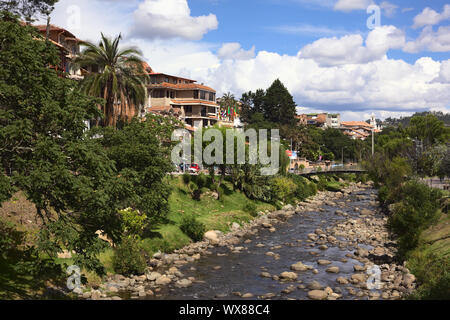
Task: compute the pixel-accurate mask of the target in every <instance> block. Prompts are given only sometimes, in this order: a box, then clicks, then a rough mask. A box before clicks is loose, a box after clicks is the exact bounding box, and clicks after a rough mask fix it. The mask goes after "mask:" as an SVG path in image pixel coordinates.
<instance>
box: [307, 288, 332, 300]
mask: <svg viewBox="0 0 450 320" xmlns="http://www.w3.org/2000/svg"><path fill="white" fill-rule="evenodd" d="M327 297H328V294H327V293H326V292H325V291H323V290H311V291H309V292H308V298H310V299H312V300H325V299H326V298H327Z"/></svg>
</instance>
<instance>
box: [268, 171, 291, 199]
mask: <svg viewBox="0 0 450 320" xmlns="http://www.w3.org/2000/svg"><path fill="white" fill-rule="evenodd" d="M271 189H272V198H273V200H280V201H283V202H285V203H286V202H291V201H292V200H293V198H294V194H295V191H296V189H297V185H296V184H295V183H294V181H292V180H291V179H290V178H287V177H275V178H273V179H272V181H271Z"/></svg>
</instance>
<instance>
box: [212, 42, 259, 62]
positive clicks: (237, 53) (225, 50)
mask: <svg viewBox="0 0 450 320" xmlns="http://www.w3.org/2000/svg"><path fill="white" fill-rule="evenodd" d="M217 55H218V56H219V58H220V59H236V60H247V59H251V58H253V57H255V46H253V47H252V48H251V49H250V50H244V49H242V48H241V44H240V43H237V42H228V43H224V44H223V45H222V47H221V48H220V49H219V51H218V52H217Z"/></svg>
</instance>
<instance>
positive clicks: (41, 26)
mask: <svg viewBox="0 0 450 320" xmlns="http://www.w3.org/2000/svg"><path fill="white" fill-rule="evenodd" d="M33 27H35V28H36V29H38V30H39V32H46V31H47V25H46V24H39V25H35V26H33ZM50 31H61V32H63V33H65V34H67V35H68V37H70V38H74V39H77V37H75V35H74V34H73V33H72V32H70V31H68V30H67V29H64V28H61V27H58V26H55V25H53V24H51V25H50ZM77 40H78V39H77ZM78 41H80V40H78Z"/></svg>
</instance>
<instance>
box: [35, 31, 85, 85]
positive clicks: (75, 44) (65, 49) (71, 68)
mask: <svg viewBox="0 0 450 320" xmlns="http://www.w3.org/2000/svg"><path fill="white" fill-rule="evenodd" d="M34 27H35V28H36V29H37V30H38V31H39V33H40V34H41V35H42V36H43V37H44V38H46V36H47V25H36V26H34ZM48 40H49V41H50V42H52V43H53V44H54V45H55V46H56V47H58V49H59V51H60V61H61V62H60V65H59V66H57V67H56V69H57V70H58V71H62V72H65V73H66V74H67V76H68V77H69V78H72V79H77V80H78V79H82V78H83V76H82V74H81V70H80V68H79V67H77V66H75V65H74V64H73V63H72V61H73V60H74V59H75V58H76V57H77V56H78V55H79V54H80V40H79V39H78V38H77V37H76V36H75V35H74V34H73V33H71V32H70V31H68V30H66V29H64V28H60V27H57V26H55V25H49V29H48Z"/></svg>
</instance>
